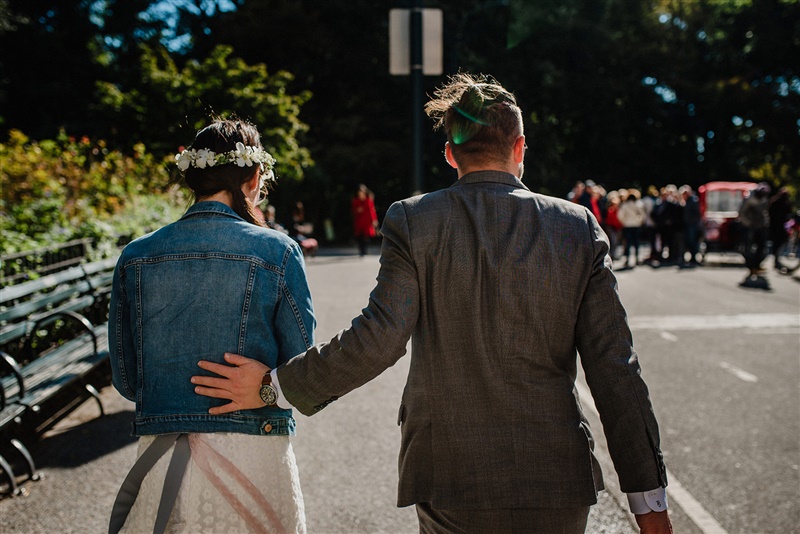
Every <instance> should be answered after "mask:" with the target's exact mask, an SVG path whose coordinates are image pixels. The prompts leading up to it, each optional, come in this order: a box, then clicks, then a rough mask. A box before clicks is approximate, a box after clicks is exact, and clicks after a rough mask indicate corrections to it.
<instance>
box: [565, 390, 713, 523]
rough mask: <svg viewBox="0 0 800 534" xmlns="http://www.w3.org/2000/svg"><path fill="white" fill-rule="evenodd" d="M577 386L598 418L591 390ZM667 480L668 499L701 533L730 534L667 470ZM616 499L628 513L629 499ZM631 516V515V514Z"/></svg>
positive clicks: (619, 495) (622, 497)
mask: <svg viewBox="0 0 800 534" xmlns="http://www.w3.org/2000/svg"><path fill="white" fill-rule="evenodd" d="M575 386H576V387H577V388H578V395H579V396H580V399H581V405H582V406H583V407H584V409H585V410H591V411H592V412H593V413H594V414H595V415H596V416H597V417H599V414H598V412H597V407H596V406H595V404H594V399H593V398H592V394H591V392H590V391H589V388H588V387H587V386H586V384H585V383H584V382H580V381H579V382H576V383H575ZM598 449H601V447H600V446H598V447H597V449H596V450H595V453H599V452H600V450H598ZM602 453H603V454H605V455H608V454H609V453H608V450H605V448H602ZM667 479H668V481H669V486H667V499H669V500H670V501H672V502H673V503H675V504H677V505H678V506H679V507H680V508H681V510H683V511H684V512H685V513H686V515H687V516H688V517H689V519H691V520H692V522H693V523H694V524H695V525H697V527H698V528H699V529H700V531H701V532H702V533H703V534H728V532H727V531H726V530H725V529H724V528H722V525H720V524H719V523H718V522H717V520H716V519H714V517H713V516H712V515H711V514H709V513H708V512H707V511H706V509H705V508H703V505H702V504H700V503H699V502H698V501H697V499H695V498H694V497H693V496H692V494H691V493H689V492H688V491H687V490H686V488H684V487H683V484H681V483H680V482H679V481H678V479H677V478H676V477H675V475H673V474H672V473H671V472H670V471H669V469H667ZM606 486H607V487H606V490H608V491H609V493H611V491H610V490H611V485H610V484H607V485H606ZM613 496H614V498H615V499H616V500H617V502H618V503H619V505H620V506H622V507H623V510H624V511H628V504H627V502H628V501H627V497H625V496H624V495H623V494H622V493H619V494H615V495H613ZM629 515H631V514H630V513H629Z"/></svg>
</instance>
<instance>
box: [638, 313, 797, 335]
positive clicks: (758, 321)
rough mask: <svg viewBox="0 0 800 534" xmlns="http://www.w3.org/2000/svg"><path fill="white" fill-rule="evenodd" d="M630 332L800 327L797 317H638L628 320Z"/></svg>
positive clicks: (777, 315) (769, 314)
mask: <svg viewBox="0 0 800 534" xmlns="http://www.w3.org/2000/svg"><path fill="white" fill-rule="evenodd" d="M628 321H629V323H630V327H631V330H662V331H663V330H670V331H672V330H722V329H751V330H752V329H758V330H763V329H771V328H781V329H786V328H793V327H800V314H795V313H743V314H739V315H639V316H633V317H629V318H628Z"/></svg>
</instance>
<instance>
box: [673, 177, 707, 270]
mask: <svg viewBox="0 0 800 534" xmlns="http://www.w3.org/2000/svg"><path fill="white" fill-rule="evenodd" d="M679 192H680V196H681V200H682V204H683V244H684V250H683V251H682V252H681V254H680V257H679V258H678V261H679V263H680V266H682V267H685V266H688V267H695V266H697V265H699V264H700V262H698V261H697V255H698V254H699V253H700V231H701V230H702V228H703V219H702V217H701V214H700V199H698V198H697V195H695V194H694V191H693V190H692V188H691V186H689V185H683V186H681V188H680V190H679ZM686 252H688V253H689V261H688V262H687V261H686V255H685V253H686Z"/></svg>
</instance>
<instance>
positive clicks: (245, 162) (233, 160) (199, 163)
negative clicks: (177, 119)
mask: <svg viewBox="0 0 800 534" xmlns="http://www.w3.org/2000/svg"><path fill="white" fill-rule="evenodd" d="M175 163H176V164H177V165H178V168H179V169H180V170H181V171H185V170H186V169H188V168H189V167H195V168H198V169H205V168H206V167H214V166H216V165H228V164H235V165H237V166H238V167H245V166H247V167H252V166H253V164H258V165H261V170H262V172H263V173H264V174H265V175H267V176H266V177H265V178H266V179H267V180H271V179H273V178H274V176H275V175H274V174H273V172H272V168H273V167H274V166H275V158H273V157H272V154H270V153H269V152H267V151H266V150H264V149H263V148H261V147H260V146H257V147H256V146H245V145H244V143H241V142H238V143H236V150H231V151H229V152H220V153H216V152H214V151H213V150H209V149H207V148H201V149H199V150H196V149H194V148H187V149H185V150H182V151H181V152H180V153H178V154H175Z"/></svg>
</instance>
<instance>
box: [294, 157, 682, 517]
mask: <svg viewBox="0 0 800 534" xmlns="http://www.w3.org/2000/svg"><path fill="white" fill-rule="evenodd" d="M382 233H383V247H382V250H381V268H380V272H379V274H378V279H377V286H376V287H375V289H374V290H373V291H372V294H371V295H370V299H369V305H368V306H367V307H366V308H365V309H364V310H363V312H362V315H361V316H359V317H357V318H356V319H354V320H353V323H352V325H351V327H350V328H349V329H347V330H344V331H342V332H340V333H339V334H338V335H337V336H336V337H335V338H334V339H332V340H331V341H330V342H329V343H327V344H323V345H318V346H316V347H314V348H312V349H310V350H309V351H308V352H306V353H305V354H304V355H300V356H298V357H296V358H294V359H292V360H291V361H289V362H288V363H287V364H284V365H283V366H281V367H279V368H278V379H279V381H280V385H281V388H282V390H283V393H284V395H285V397H286V398H287V400H288V401H289V402H290V403H291V404H292V405H293V406H295V407H296V408H297V409H299V410H300V411H301V412H302V413H304V414H312V413H315V412H317V411H319V410H321V409H322V408H324V407H325V406H326V405H327V404H328V403H330V402H332V401H333V400H336V398H338V397H340V396H342V395H344V394H346V393H347V392H349V391H351V390H353V389H355V388H357V387H359V386H361V385H362V384H364V383H365V382H367V381H369V380H371V379H372V378H374V377H375V376H377V375H379V374H380V373H381V372H383V371H384V370H385V369H386V368H388V367H390V366H391V365H393V364H394V363H395V362H396V361H397V360H398V359H399V358H400V357H401V356H403V354H404V353H405V351H406V344H407V341H408V338H409V337H411V338H412V350H411V367H410V371H409V375H408V382H407V384H406V387H405V391H404V392H403V399H402V403H401V405H400V413H399V418H398V422H399V424H400V425H401V431H402V443H401V448H400V463H399V468H400V485H399V495H398V506H407V505H410V504H414V503H416V502H430V503H432V504H433V505H434V506H436V507H438V508H445V509H449V508H515V507H566V506H574V505H590V504H593V503H595V502H596V492H597V490H599V489H602V487H603V482H602V477H601V473H600V469H599V467H598V464H597V461H596V460H595V458H594V455H593V452H592V450H593V444H594V442H593V438H592V434H591V431H590V429H589V426H588V424H587V423H586V420H585V419H584V417H583V413H582V411H581V405H580V401H579V399H578V393H577V391H576V389H575V376H576V365H577V354H576V350H577V352H578V353H580V360H581V364H582V365H583V368H584V371H585V374H586V377H587V381H588V383H589V387H590V388H591V391H592V396H593V397H594V400H595V403H596V405H597V408H598V410H599V412H600V414H601V417H602V421H603V426H604V428H605V432H606V436H607V438H608V443H609V448H610V450H611V455H612V458H613V460H614V465H615V467H616V470H617V473H618V475H619V478H620V483H621V487H622V490H623V491H626V492H635V491H647V490H651V489H654V488H656V487H659V486H666V472H665V468H664V465H663V460H662V455H661V451H660V450H659V434H658V426H657V423H656V419H655V416H654V414H653V409H652V406H651V404H650V399H649V396H648V391H647V387H646V386H645V383H644V382H643V381H642V379H641V377H640V369H639V363H638V359H637V356H636V353H635V352H634V350H633V341H632V338H631V332H630V329H629V328H628V324H627V319H626V315H625V310H624V309H623V307H622V304H621V302H620V299H619V294H618V293H617V284H616V279H615V278H614V275H613V273H612V272H611V263H610V259H609V258H608V242H607V239H606V237H605V234H604V233H603V232H602V230H601V229H600V227H599V226H598V224H597V221H596V220H595V219H594V217H593V216H592V215H591V214H590V213H589V211H588V210H587V209H586V208H583V207H581V206H578V205H576V204H572V203H569V202H566V201H563V200H558V199H554V198H550V197H546V196H543V195H538V194H535V193H532V192H531V191H529V190H528V189H527V188H526V187H525V186H524V185H523V184H522V182H520V181H519V180H518V179H517V178H516V177H515V176H513V175H510V174H506V173H502V172H494V171H482V172H475V173H470V174H467V175H465V176H463V177H462V178H461V179H460V180H459V181H458V182H457V183H456V184H454V185H453V186H451V187H449V188H447V189H445V190H441V191H437V192H434V193H430V194H426V195H422V196H418V197H414V198H410V199H407V200H403V201H400V202H396V203H394V204H393V205H392V206H391V207H390V208H389V211H388V212H387V214H386V217H385V220H384V223H383V226H382Z"/></svg>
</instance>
